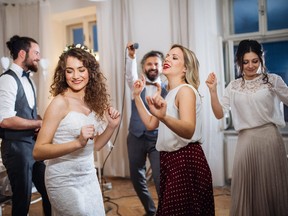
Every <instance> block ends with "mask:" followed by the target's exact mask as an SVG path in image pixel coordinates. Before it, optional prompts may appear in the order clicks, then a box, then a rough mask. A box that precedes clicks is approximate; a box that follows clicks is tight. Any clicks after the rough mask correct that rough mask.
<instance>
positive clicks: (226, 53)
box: [222, 0, 288, 132]
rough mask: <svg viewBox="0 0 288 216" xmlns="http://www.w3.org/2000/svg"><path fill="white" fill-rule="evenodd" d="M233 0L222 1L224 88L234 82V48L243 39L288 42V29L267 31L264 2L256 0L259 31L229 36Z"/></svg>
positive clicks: (286, 128)
mask: <svg viewBox="0 0 288 216" xmlns="http://www.w3.org/2000/svg"><path fill="white" fill-rule="evenodd" d="M232 1H233V0H223V1H222V2H223V7H222V9H223V17H222V22H223V31H224V35H223V59H224V77H225V87H226V86H227V85H228V84H229V82H230V81H232V80H234V79H235V78H236V77H235V64H234V62H235V61H234V58H235V54H234V46H237V45H239V42H240V41H241V40H243V39H247V38H249V39H254V40H257V41H259V42H260V43H263V42H265V43H269V42H281V41H288V28H286V29H281V30H271V31H268V30H267V28H268V26H267V25H268V23H267V13H266V8H267V7H266V0H258V16H259V31H258V32H252V33H242V34H230V29H231V28H232V27H233V26H232V25H233V23H232V22H233V17H232V15H233V13H232V12H231V13H230V11H229V10H232V9H231V8H229V7H230V5H231V4H232ZM226 130H231V125H228V127H227V128H226ZM281 131H285V132H287V131H288V124H287V122H286V127H285V128H283V129H281Z"/></svg>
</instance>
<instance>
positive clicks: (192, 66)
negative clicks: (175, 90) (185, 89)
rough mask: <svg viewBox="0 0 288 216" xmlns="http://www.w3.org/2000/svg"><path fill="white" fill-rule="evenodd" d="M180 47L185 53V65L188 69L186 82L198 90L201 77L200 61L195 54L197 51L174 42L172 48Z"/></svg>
mask: <svg viewBox="0 0 288 216" xmlns="http://www.w3.org/2000/svg"><path fill="white" fill-rule="evenodd" d="M173 48H179V49H181V51H182V52H183V55H184V66H185V67H186V69H187V71H186V73H185V78H184V79H185V82H186V83H188V84H190V85H192V86H193V87H194V88H195V89H196V90H198V88H199V85H200V79H199V61H198V59H197V57H196V55H195V53H194V52H193V51H191V50H189V49H187V48H186V47H184V46H182V45H179V44H174V45H172V47H171V49H173Z"/></svg>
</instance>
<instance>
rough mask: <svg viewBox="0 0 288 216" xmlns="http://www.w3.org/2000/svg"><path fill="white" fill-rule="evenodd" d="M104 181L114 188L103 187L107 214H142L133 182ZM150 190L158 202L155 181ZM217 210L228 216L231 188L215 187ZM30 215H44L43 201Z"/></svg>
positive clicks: (7, 215)
mask: <svg viewBox="0 0 288 216" xmlns="http://www.w3.org/2000/svg"><path fill="white" fill-rule="evenodd" d="M102 182H103V183H105V182H106V185H107V183H111V184H112V188H111V189H110V190H109V189H106V187H105V186H104V184H101V188H102V191H104V192H103V195H104V203H105V209H106V215H107V216H142V215H144V214H145V211H144V209H143V207H142V205H141V203H140V201H139V199H138V197H137V196H136V193H135V191H134V189H133V187H132V184H131V182H130V180H129V179H127V178H116V177H113V178H105V179H104V180H103V181H102ZM149 190H150V192H151V194H152V197H153V199H154V200H155V203H156V204H157V202H158V200H157V195H156V191H155V187H154V184H153V182H151V181H149ZM38 197H39V194H37V193H36V194H34V195H33V197H32V199H37V198H38ZM214 198H215V212H216V216H228V215H229V205H230V188H229V187H228V186H227V187H215V188H214ZM2 215H3V216H10V215H11V205H10V204H6V205H4V206H2ZM29 216H43V213H42V207H41V201H39V202H36V203H35V204H32V205H31V206H30V211H29Z"/></svg>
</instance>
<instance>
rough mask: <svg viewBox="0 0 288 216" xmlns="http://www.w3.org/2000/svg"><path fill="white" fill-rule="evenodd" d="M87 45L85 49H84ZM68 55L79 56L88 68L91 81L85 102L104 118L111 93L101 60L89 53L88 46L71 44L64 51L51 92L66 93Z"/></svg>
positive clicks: (98, 115) (87, 88) (52, 93)
mask: <svg viewBox="0 0 288 216" xmlns="http://www.w3.org/2000/svg"><path fill="white" fill-rule="evenodd" d="M83 47H85V49H83ZM68 57H74V58H77V59H78V60H79V61H81V62H83V66H84V67H86V68H87V70H88V73H89V82H88V84H87V86H86V89H85V96H84V102H85V103H86V104H87V106H88V107H89V108H90V109H91V110H93V111H94V112H95V113H96V115H97V117H100V118H101V119H103V116H104V111H105V110H106V109H107V108H108V107H109V105H110V95H109V94H108V91H107V85H106V78H105V77H104V75H103V73H102V72H101V70H100V65H99V62H98V61H96V59H95V56H94V55H93V54H91V53H89V49H88V48H87V47H86V46H83V45H82V46H81V48H76V47H75V46H74V45H73V46H69V49H68V50H67V51H64V52H63V53H62V55H61V56H60V57H59V61H58V64H57V66H56V69H55V73H54V77H53V82H52V84H51V86H50V93H51V95H52V96H54V97H55V96H56V95H58V94H62V95H63V94H64V92H65V91H66V90H67V88H68V84H67V82H66V78H65V69H66V63H67V58H68Z"/></svg>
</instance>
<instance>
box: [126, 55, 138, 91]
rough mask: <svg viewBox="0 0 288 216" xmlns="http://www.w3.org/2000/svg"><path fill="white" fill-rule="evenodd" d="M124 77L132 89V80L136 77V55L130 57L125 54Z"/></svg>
mask: <svg viewBox="0 0 288 216" xmlns="http://www.w3.org/2000/svg"><path fill="white" fill-rule="evenodd" d="M125 72H126V73H125V77H126V81H127V84H128V86H129V88H130V89H131V90H132V89H133V84H134V82H135V81H136V80H137V79H138V72H137V61H136V57H135V58H134V59H131V58H130V57H129V55H128V54H126V66H125Z"/></svg>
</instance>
